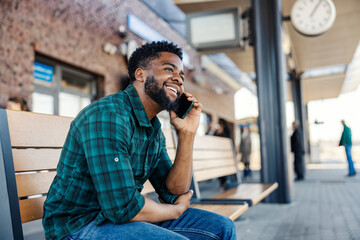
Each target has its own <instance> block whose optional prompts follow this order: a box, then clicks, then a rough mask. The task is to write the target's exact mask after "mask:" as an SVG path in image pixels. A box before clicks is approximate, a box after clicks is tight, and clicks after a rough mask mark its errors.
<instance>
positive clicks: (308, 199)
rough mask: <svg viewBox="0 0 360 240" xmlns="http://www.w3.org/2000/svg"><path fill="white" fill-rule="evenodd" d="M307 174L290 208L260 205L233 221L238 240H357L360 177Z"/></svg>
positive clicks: (338, 171) (343, 173)
mask: <svg viewBox="0 0 360 240" xmlns="http://www.w3.org/2000/svg"><path fill="white" fill-rule="evenodd" d="M346 174H347V172H346V169H344V168H342V169H321V166H320V168H319V169H311V170H307V175H306V179H305V180H304V181H301V182H295V183H294V199H293V202H292V203H290V204H268V203H259V204H258V205H256V206H254V207H251V208H250V209H249V210H248V211H247V212H245V213H244V214H243V215H242V216H241V217H240V218H239V219H237V220H236V222H235V223H236V226H237V230H238V239H241V240H245V239H246V240H259V239H262V240H282V239H284V240H285V239H286V240H287V239H291V240H305V239H306V240H308V239H309V240H335V239H336V240H348V239H349V240H350V239H351V240H355V239H356V240H357V239H359V240H360V174H359V169H358V174H357V175H356V176H355V177H347V176H346Z"/></svg>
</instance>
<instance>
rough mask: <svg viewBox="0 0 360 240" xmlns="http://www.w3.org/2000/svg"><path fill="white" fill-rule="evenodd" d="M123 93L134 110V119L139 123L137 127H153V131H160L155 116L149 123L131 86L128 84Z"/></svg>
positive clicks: (159, 124) (159, 125)
mask: <svg viewBox="0 0 360 240" xmlns="http://www.w3.org/2000/svg"><path fill="white" fill-rule="evenodd" d="M124 92H125V94H126V95H128V97H129V100H130V103H131V106H132V108H133V109H134V113H135V117H136V119H137V121H138V122H139V125H140V126H142V127H153V129H154V130H158V129H160V128H161V123H160V121H159V119H158V118H157V117H156V116H155V117H154V118H153V119H152V120H151V122H150V120H149V117H148V116H147V114H146V112H145V109H144V106H143V104H142V102H141V101H140V98H139V95H138V93H137V91H136V89H135V87H134V86H133V85H132V84H129V86H128V87H127V88H126V89H125V91H124Z"/></svg>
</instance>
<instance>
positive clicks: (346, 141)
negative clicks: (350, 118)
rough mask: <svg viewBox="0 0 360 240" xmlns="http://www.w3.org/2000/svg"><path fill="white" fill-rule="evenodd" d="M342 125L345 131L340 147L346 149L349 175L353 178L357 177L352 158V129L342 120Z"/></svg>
mask: <svg viewBox="0 0 360 240" xmlns="http://www.w3.org/2000/svg"><path fill="white" fill-rule="evenodd" d="M341 123H342V125H343V126H344V130H343V132H342V134H341V138H340V142H339V146H344V147H345V153H346V158H347V161H348V164H349V174H348V176H350V177H351V176H355V175H356V171H355V167H354V162H353V160H352V157H351V147H352V142H351V130H350V128H349V127H348V126H346V124H345V121H344V120H341Z"/></svg>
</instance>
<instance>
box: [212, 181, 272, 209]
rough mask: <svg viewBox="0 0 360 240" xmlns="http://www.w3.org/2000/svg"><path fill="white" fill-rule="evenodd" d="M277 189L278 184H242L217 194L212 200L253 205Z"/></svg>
mask: <svg viewBox="0 0 360 240" xmlns="http://www.w3.org/2000/svg"><path fill="white" fill-rule="evenodd" d="M277 188H278V183H244V184H240V185H239V186H237V187H234V188H231V189H229V190H227V191H225V192H222V193H219V194H217V195H215V196H213V197H212V199H237V200H249V201H251V205H255V204H257V203H259V202H260V201H261V200H263V199H264V198H265V197H267V196H268V195H269V194H270V193H272V192H273V191H275V189H277Z"/></svg>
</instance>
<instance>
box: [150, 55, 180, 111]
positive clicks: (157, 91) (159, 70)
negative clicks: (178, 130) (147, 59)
mask: <svg viewBox="0 0 360 240" xmlns="http://www.w3.org/2000/svg"><path fill="white" fill-rule="evenodd" d="M146 71H147V77H146V80H145V85H144V88H145V93H146V95H148V96H149V97H150V98H151V99H152V100H154V101H155V102H156V103H157V104H159V105H160V106H161V108H162V109H164V110H168V111H169V110H173V109H174V108H175V107H176V105H177V104H178V100H179V98H180V96H181V94H183V93H184V87H183V82H184V77H185V75H184V71H183V64H182V62H181V60H180V58H179V57H178V56H177V55H176V54H173V53H168V52H163V53H161V55H160V57H159V58H157V59H154V60H153V61H152V63H151V66H149V69H147V70H146Z"/></svg>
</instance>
